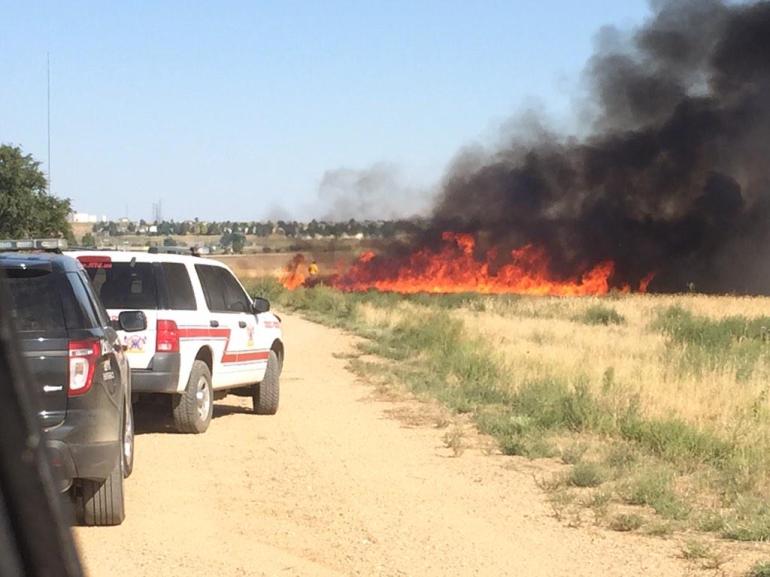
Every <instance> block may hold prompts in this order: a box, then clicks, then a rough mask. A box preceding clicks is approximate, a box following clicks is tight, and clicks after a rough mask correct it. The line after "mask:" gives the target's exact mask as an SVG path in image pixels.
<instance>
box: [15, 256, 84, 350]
mask: <svg viewBox="0 0 770 577" xmlns="http://www.w3.org/2000/svg"><path fill="white" fill-rule="evenodd" d="M5 276H6V279H5V284H6V286H7V287H8V292H9V293H10V298H11V304H12V305H13V306H12V309H11V314H12V315H13V317H14V320H15V322H16V329H17V330H18V331H19V332H20V333H39V336H45V337H49V338H52V337H65V336H66V333H67V329H82V328H94V327H96V326H98V323H96V322H95V318H94V313H93V312H92V311H91V310H90V303H88V302H87V301H86V300H83V301H80V300H78V299H79V298H80V295H76V294H75V292H73V287H72V285H71V284H70V283H68V282H66V280H65V278H64V276H63V275H60V274H56V273H52V272H50V271H45V270H40V269H34V268H33V269H17V268H7V269H5ZM30 336H31V335H30Z"/></svg>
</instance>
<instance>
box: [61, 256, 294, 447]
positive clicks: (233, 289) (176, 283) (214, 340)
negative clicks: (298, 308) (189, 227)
mask: <svg viewBox="0 0 770 577" xmlns="http://www.w3.org/2000/svg"><path fill="white" fill-rule="evenodd" d="M68 254H70V255H71V256H73V257H75V258H77V259H78V260H79V261H80V262H81V264H82V265H83V267H84V268H85V269H86V272H87V273H88V275H89V277H90V278H91V282H92V283H93V285H94V288H95V289H96V293H97V294H98V295H99V297H100V298H101V300H102V303H103V304H104V306H105V308H106V309H107V311H108V312H109V314H110V317H111V318H113V319H117V318H118V315H119V314H120V313H121V312H122V311H125V310H141V311H143V312H144V314H145V316H146V317H147V329H146V330H143V331H138V332H130V333H128V332H120V338H121V339H122V342H123V345H124V348H125V350H126V353H127V356H128V361H129V365H130V366H131V376H132V388H133V391H134V392H135V393H166V394H170V395H172V408H173V416H174V423H175V424H176V427H177V429H178V430H179V431H180V432H184V433H202V432H204V431H205V430H206V429H207V428H208V426H209V422H210V421H211V415H212V412H213V400H214V398H215V397H216V398H221V397H223V396H225V395H226V394H227V393H228V392H233V393H236V394H240V395H245V394H248V395H250V396H251V397H252V398H253V403H254V412H255V413H258V414H270V415H272V414H275V412H276V411H277V410H278V396H279V377H280V373H281V368H282V366H283V356H284V349H283V342H282V339H281V320H280V319H279V318H278V317H277V316H275V315H274V314H272V313H271V312H268V311H269V310H270V303H269V302H268V301H267V300H265V299H262V298H257V299H254V300H252V299H251V298H250V297H249V296H248V294H247V293H246V291H245V290H244V288H243V286H242V285H241V283H240V282H238V279H237V278H236V277H235V275H233V273H232V272H231V271H230V269H229V268H227V266H225V265H224V264H222V263H220V262H218V261H215V260H210V259H204V258H200V257H197V256H182V255H177V254H165V253H155V254H153V253H147V252H122V251H71V252H69V253H68Z"/></svg>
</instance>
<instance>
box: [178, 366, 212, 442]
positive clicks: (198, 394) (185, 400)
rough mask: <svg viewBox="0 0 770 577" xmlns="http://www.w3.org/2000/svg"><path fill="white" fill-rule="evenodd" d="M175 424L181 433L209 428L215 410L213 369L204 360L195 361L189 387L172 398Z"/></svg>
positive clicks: (200, 431) (198, 431)
mask: <svg viewBox="0 0 770 577" xmlns="http://www.w3.org/2000/svg"><path fill="white" fill-rule="evenodd" d="M172 409H173V412H174V425H175V426H176V428H177V430H178V431H179V432H180V433H203V432H205V431H206V429H208V428H209V423H210V422H211V415H212V414H213V412H214V393H213V390H212V389H211V371H209V367H208V365H206V363H204V362H203V361H195V362H194V363H193V366H192V371H190V378H189V380H188V381H187V387H186V388H185V390H184V392H183V393H182V394H181V395H174V396H173V399H172Z"/></svg>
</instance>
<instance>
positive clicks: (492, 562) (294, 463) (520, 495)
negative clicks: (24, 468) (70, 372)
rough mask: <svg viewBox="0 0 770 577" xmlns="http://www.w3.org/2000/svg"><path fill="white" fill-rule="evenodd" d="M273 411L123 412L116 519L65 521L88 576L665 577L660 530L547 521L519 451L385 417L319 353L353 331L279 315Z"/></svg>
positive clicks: (238, 407) (668, 560) (330, 352)
mask: <svg viewBox="0 0 770 577" xmlns="http://www.w3.org/2000/svg"><path fill="white" fill-rule="evenodd" d="M284 331H285V335H286V337H285V338H286V342H287V350H288V354H287V361H286V366H285V370H284V377H283V382H282V400H281V403H282V404H281V409H280V411H279V413H278V415H276V416H275V417H257V416H254V415H252V414H249V411H248V404H247V402H246V401H245V400H241V399H238V398H235V397H228V398H227V399H226V400H224V401H220V402H219V403H217V406H216V409H215V417H216V418H215V419H214V421H213V422H212V424H211V427H210V429H209V431H208V432H207V433H206V434H205V435H202V436H188V435H176V434H167V433H165V432H162V431H163V427H162V426H158V423H157V421H156V420H148V419H147V418H144V419H142V416H141V415H139V417H138V420H139V422H140V424H142V423H143V427H144V430H145V431H149V432H146V433H144V434H141V435H139V436H138V438H137V446H136V465H135V473H134V475H133V476H132V477H131V479H129V482H128V484H127V491H128V494H127V500H128V502H127V514H128V518H127V520H126V522H125V523H124V524H123V525H122V526H121V527H117V528H110V529H104V528H98V529H85V528H78V529H76V530H75V533H76V537H77V540H78V542H79V544H80V548H81V552H82V555H83V557H84V559H85V564H86V567H87V570H88V571H89V573H90V575H93V576H97V577H98V576H105V577H106V576H114V577H119V576H122V575H131V576H137V577H140V576H144V575H147V576H152V577H155V576H157V575H164V576H175V575H184V576H185V577H190V576H194V575H217V576H218V577H227V576H230V575H233V576H235V575H238V576H240V575H286V576H291V575H308V576H326V575H365V576H369V575H372V576H374V575H378V576H388V577H390V576H415V577H431V576H455V575H462V576H465V575H482V576H487V575H488V576H495V577H497V576H504V575H517V576H520V575H527V576H532V577H534V576H540V575H542V576H549V577H553V576H559V575H564V576H567V575H569V576H576V577H577V576H586V577H588V576H590V577H594V576H596V575H603V576H614V575H618V576H620V575H629V576H631V575H633V576H638V575H656V576H666V575H671V576H674V575H676V576H679V575H685V574H688V573H689V572H690V571H691V570H694V569H693V567H692V565H690V564H688V563H687V562H686V561H684V560H683V559H681V558H680V550H681V547H680V546H679V545H678V544H677V543H676V542H675V541H667V540H660V539H650V538H645V537H640V536H635V535H627V534H618V533H613V532H610V531H603V530H594V529H592V528H590V527H589V528H586V527H581V528H577V529H573V528H569V527H566V526H565V525H563V524H562V523H561V522H559V521H557V520H556V519H554V518H553V515H552V510H551V508H550V507H549V505H548V503H547V501H546V499H545V497H544V496H543V494H542V491H541V490H540V489H539V488H538V487H537V485H536V483H535V480H534V478H533V474H532V470H531V468H530V467H529V466H528V463H527V462H526V461H524V460H523V459H515V458H510V457H503V456H485V455H482V454H481V453H480V452H477V451H473V450H469V451H466V452H465V453H464V454H463V455H462V456H461V457H460V458H453V457H452V456H451V455H452V452H451V451H450V450H448V449H447V448H445V446H444V443H443V442H442V435H443V432H442V431H439V430H436V429H435V428H430V427H408V426H406V425H404V424H403V422H401V421H399V420H396V419H393V418H391V417H390V416H389V412H390V410H391V409H392V405H390V404H389V403H387V402H383V401H376V400H374V399H373V397H372V389H371V388H370V387H368V386H366V385H362V384H359V383H357V381H356V378H355V377H354V376H353V375H352V374H351V373H350V372H348V371H347V370H346V369H345V363H346V361H345V360H343V359H340V358H336V357H335V353H337V354H339V353H344V352H346V351H350V350H351V349H352V347H353V339H352V337H350V336H347V335H345V334H343V333H341V332H340V331H336V330H333V329H329V328H326V327H322V326H320V325H317V324H314V323H310V322H308V321H305V320H302V319H299V318H296V317H291V316H288V315H287V316H285V317H284Z"/></svg>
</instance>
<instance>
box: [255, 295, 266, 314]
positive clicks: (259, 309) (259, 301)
mask: <svg viewBox="0 0 770 577" xmlns="http://www.w3.org/2000/svg"><path fill="white" fill-rule="evenodd" d="M253 309H254V314H257V315H258V314H259V313H266V312H267V311H269V310H270V301H269V300H267V299H263V298H262V297H257V298H255V299H254V303H253Z"/></svg>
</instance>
